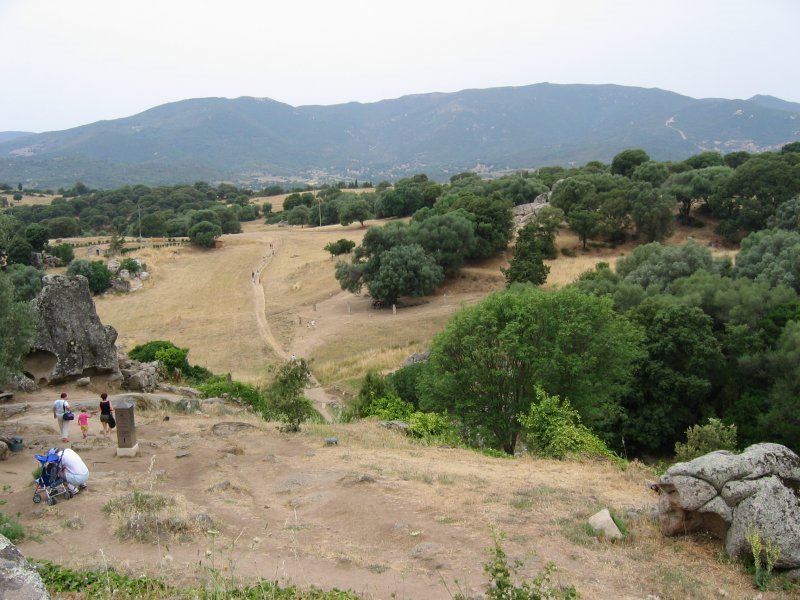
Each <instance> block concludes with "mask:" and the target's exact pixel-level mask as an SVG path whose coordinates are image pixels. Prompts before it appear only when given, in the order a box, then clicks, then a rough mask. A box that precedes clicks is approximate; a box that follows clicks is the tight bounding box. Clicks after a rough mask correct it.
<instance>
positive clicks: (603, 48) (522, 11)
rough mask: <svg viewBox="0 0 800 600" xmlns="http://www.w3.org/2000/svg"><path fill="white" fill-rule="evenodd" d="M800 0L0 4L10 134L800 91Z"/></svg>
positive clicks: (0, 115)
mask: <svg viewBox="0 0 800 600" xmlns="http://www.w3.org/2000/svg"><path fill="white" fill-rule="evenodd" d="M798 26H800V1H799V0H760V1H756V0H689V1H687V0H665V1H654V0H631V1H628V0H484V1H482V2H477V1H474V0H391V1H386V0H224V1H223V0H219V1H217V0H135V1H132V0H0V74H2V86H1V87H0V131H10V130H19V131H51V130H58V129H66V128H69V127H75V126H78V125H85V124H87V123H92V122H95V121H99V120H102V119H116V118H120V117H126V116H130V115H134V114H136V113H138V112H141V111H144V110H146V109H148V108H152V107H153V106H157V105H159V104H163V103H166V102H172V101H175V100H183V99H187V98H198V97H208V96H218V97H227V98H235V97H239V96H256V97H269V98H272V99H274V100H278V101H281V102H285V103H288V104H292V105H294V106H298V105H304V104H338V103H342V102H349V101H358V102H372V101H377V100H382V99H386V98H397V97H399V96H403V95H407V94H415V93H427V92H455V91H458V90H462V89H467V88H488V87H497V86H521V85H528V84H531V83H538V82H542V81H549V82H553V83H617V84H621V85H635V86H642V87H659V88H662V89H667V90H671V91H674V92H679V93H682V94H686V95H689V96H693V97H695V98H700V97H723V98H748V97H750V96H752V95H753V94H771V95H774V96H778V97H780V98H783V99H785V100H791V101H795V102H800V62H798V58H797V57H798V51H797V39H796V36H797V28H798Z"/></svg>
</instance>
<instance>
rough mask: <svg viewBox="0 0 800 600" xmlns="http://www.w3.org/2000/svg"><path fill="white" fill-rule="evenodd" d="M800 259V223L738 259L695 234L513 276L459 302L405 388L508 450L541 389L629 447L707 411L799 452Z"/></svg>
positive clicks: (666, 443) (637, 448)
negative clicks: (535, 275)
mask: <svg viewBox="0 0 800 600" xmlns="http://www.w3.org/2000/svg"><path fill="white" fill-rule="evenodd" d="M780 257H783V258H780ZM798 259H800V232H798V231H786V230H764V231H761V232H758V233H755V234H751V235H750V236H749V237H748V238H746V239H745V241H744V243H743V244H742V250H741V253H740V255H739V258H738V260H737V262H736V264H735V265H734V264H732V262H731V261H730V260H728V259H725V260H714V259H713V258H712V255H711V253H710V251H709V250H708V248H705V247H701V246H698V245H696V244H694V243H691V242H690V243H688V244H685V245H683V246H673V247H667V246H662V245H661V244H659V243H658V242H653V243H651V244H647V245H644V246H641V247H639V248H638V249H637V250H635V251H634V252H633V253H632V254H631V255H630V256H628V257H625V258H622V259H620V260H619V261H618V263H617V265H616V269H615V270H614V269H612V268H611V267H610V266H609V265H608V264H603V263H601V264H600V265H598V267H597V268H596V269H595V270H594V271H590V272H587V273H585V274H584V275H582V276H581V277H580V278H579V279H578V280H577V281H576V282H575V283H574V284H572V285H570V286H567V287H565V288H562V289H560V290H556V291H550V292H545V291H542V290H541V289H539V288H537V287H535V286H531V285H523V284H515V285H512V286H511V287H510V288H509V289H508V290H506V291H505V292H502V293H498V294H495V295H492V296H490V297H488V298H486V299H485V300H484V301H483V302H481V303H479V304H478V305H476V306H474V307H470V308H466V309H462V310H461V311H460V312H458V313H457V314H456V315H455V316H454V317H453V318H452V320H451V321H450V323H449V324H448V326H447V328H446V329H445V331H443V332H442V333H441V334H439V335H438V336H437V337H436V338H435V339H434V341H433V344H432V347H431V357H430V360H429V361H428V362H427V363H424V364H417V365H412V366H411V367H406V368H404V369H401V370H400V371H398V372H396V373H395V374H394V375H393V376H392V380H393V383H394V384H395V385H394V389H395V390H396V393H397V395H398V396H399V397H400V398H401V399H402V400H403V401H405V402H407V403H408V404H409V405H411V406H413V407H415V408H419V409H422V410H426V411H434V412H438V413H442V414H447V415H450V416H451V417H456V418H457V421H458V425H459V429H460V433H461V436H462V438H463V439H465V440H466V441H468V442H469V443H472V444H474V445H477V446H483V447H489V448H495V449H498V450H503V451H505V452H513V450H514V448H515V446H516V444H517V441H518V439H519V436H520V435H521V434H522V433H523V431H524V429H525V428H524V425H525V423H524V418H523V417H522V416H521V415H524V414H528V413H530V410H531V407H532V406H535V405H536V404H537V403H538V402H539V401H540V400H541V394H539V392H538V390H541V391H542V392H544V393H545V395H546V396H548V395H549V396H559V397H561V398H563V399H565V400H566V401H568V402H569V403H570V404H571V406H572V407H573V408H574V409H575V410H576V411H577V413H578V415H579V416H580V421H581V422H582V423H583V424H585V425H586V426H588V427H589V428H591V430H592V431H593V432H594V433H595V434H597V435H598V436H599V437H600V438H602V439H603V440H604V441H605V442H606V443H607V444H608V445H609V446H611V447H612V448H614V449H616V450H617V451H620V452H622V451H624V452H625V453H626V454H628V455H638V456H643V455H645V456H653V455H664V454H667V453H669V452H671V450H672V449H673V448H674V447H675V444H676V442H679V441H681V440H682V439H683V436H684V432H685V431H686V430H687V429H689V428H691V427H693V426H695V425H698V424H701V423H704V422H706V421H708V420H709V419H720V420H721V422H722V423H724V424H725V425H726V426H730V425H735V426H736V429H737V431H738V435H739V440H740V442H741V443H742V444H743V445H746V444H750V443H755V442H762V441H771V442H777V443H782V444H785V445H787V446H789V447H790V448H793V449H794V450H798V449H800V420H798V417H797V415H798V398H800V369H798V368H797V366H798V364H800V295H799V294H800V278H798V277H797V275H798V273H800V266H799V265H800V260H798Z"/></svg>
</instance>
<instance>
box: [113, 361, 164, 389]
mask: <svg viewBox="0 0 800 600" xmlns="http://www.w3.org/2000/svg"><path fill="white" fill-rule="evenodd" d="M119 370H120V373H121V374H122V387H123V388H125V389H126V390H130V391H132V392H154V391H155V390H156V389H157V388H158V387H159V379H161V376H162V373H161V363H159V362H158V361H153V362H147V363H142V362H139V361H136V360H132V359H130V358H128V357H127V356H125V355H122V354H120V356H119Z"/></svg>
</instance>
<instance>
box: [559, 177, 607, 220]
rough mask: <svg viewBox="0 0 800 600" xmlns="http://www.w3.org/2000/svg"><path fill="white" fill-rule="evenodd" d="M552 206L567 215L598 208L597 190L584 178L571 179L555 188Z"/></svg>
mask: <svg viewBox="0 0 800 600" xmlns="http://www.w3.org/2000/svg"><path fill="white" fill-rule="evenodd" d="M550 205H551V206H555V207H556V208H560V209H561V210H563V211H564V214H566V215H569V213H570V212H572V210H573V209H577V208H591V209H593V208H596V205H597V189H596V188H595V187H594V184H593V183H592V182H591V181H588V180H587V179H585V178H583V177H569V178H567V179H564V180H563V181H560V182H558V184H557V185H554V186H553V193H552V194H551V195H550Z"/></svg>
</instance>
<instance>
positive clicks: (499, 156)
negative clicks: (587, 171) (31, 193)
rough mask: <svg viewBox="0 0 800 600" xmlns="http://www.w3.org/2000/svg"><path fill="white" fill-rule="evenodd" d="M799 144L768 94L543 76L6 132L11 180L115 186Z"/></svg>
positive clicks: (209, 103) (170, 109)
mask: <svg viewBox="0 0 800 600" xmlns="http://www.w3.org/2000/svg"><path fill="white" fill-rule="evenodd" d="M798 140H800V104H798V103H793V102H787V101H785V100H781V99H779V98H775V97H772V96H763V95H758V96H753V97H752V98H750V99H748V100H727V99H722V98H705V99H695V98H691V97H689V96H683V95H680V94H676V93H674V92H669V91H665V90H661V89H645V88H638V87H627V86H619V85H582V84H575V85H560V84H550V83H538V84H534V85H529V86H523V87H503V88H489V89H473V90H464V91H461V92H455V93H430V94H417V95H411V96H404V97H401V98H397V99H393V100H382V101H380V102H373V103H367V104H362V103H357V102H351V103H347V104H337V105H332V106H298V107H294V106H290V105H288V104H284V103H281V102H277V101H275V100H271V99H268V98H251V97H242V98H236V99H226V98H200V99H191V100H183V101H179V102H172V103H169V104H163V105H161V106H156V107H154V108H151V109H149V110H147V111H144V112H142V113H140V114H137V115H134V116H131V117H126V118H122V119H115V120H109V121H98V122H96V123H92V124H88V125H83V126H80V127H75V128H72V129H67V130H64V131H53V132H46V133H38V134H26V133H24V132H0V181H4V182H9V183H12V184H16V183H17V182H21V183H23V185H25V186H26V187H39V188H47V187H58V186H69V185H72V184H74V183H75V182H76V181H82V182H83V183H85V184H87V185H89V186H91V187H100V188H110V187H116V186H119V185H124V184H136V183H143V184H147V185H156V184H169V183H181V182H194V181H198V180H203V181H208V182H212V183H213V182H219V181H230V182H233V183H237V184H240V185H250V186H259V185H262V184H265V183H276V182H277V183H292V182H294V183H305V182H310V183H315V182H325V181H332V180H340V179H347V180H352V179H358V180H360V181H365V180H370V181H375V182H377V181H380V180H383V179H387V180H394V179H397V178H399V177H402V176H407V175H411V174H415V173H426V174H427V175H428V176H430V177H432V178H434V179H439V180H444V179H447V178H448V177H450V176H451V175H453V174H456V173H460V172H463V171H466V170H471V169H474V170H477V171H479V172H485V173H500V172H506V171H509V170H517V169H533V168H536V167H540V166H544V165H571V164H578V165H580V164H584V163H586V162H588V161H590V160H601V161H604V162H610V160H611V158H612V157H613V156H614V155H615V154H617V153H618V152H620V151H622V150H624V149H625V148H642V149H644V150H646V151H647V152H648V153H649V154H650V156H651V157H652V158H653V159H655V160H681V159H684V158H687V157H689V156H691V155H693V154H697V153H699V152H702V151H705V150H718V151H720V152H723V153H727V152H732V151H736V150H746V151H749V152H762V151H766V150H775V149H778V148H780V147H781V146H782V145H784V144H786V143H789V142H793V141H798Z"/></svg>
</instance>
